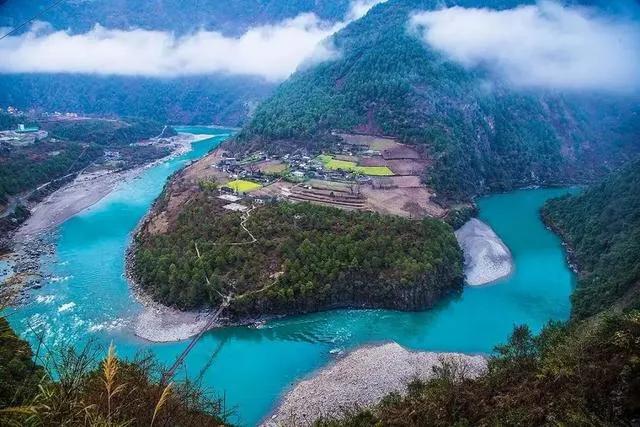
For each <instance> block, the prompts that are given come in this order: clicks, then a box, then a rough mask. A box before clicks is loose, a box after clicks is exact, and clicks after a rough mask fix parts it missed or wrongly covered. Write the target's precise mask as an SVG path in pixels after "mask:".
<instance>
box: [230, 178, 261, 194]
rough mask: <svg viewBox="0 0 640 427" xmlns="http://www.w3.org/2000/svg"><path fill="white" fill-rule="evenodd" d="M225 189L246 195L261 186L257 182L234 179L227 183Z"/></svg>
mask: <svg viewBox="0 0 640 427" xmlns="http://www.w3.org/2000/svg"><path fill="white" fill-rule="evenodd" d="M224 186H225V187H227V188H230V189H232V190H234V191H237V192H238V193H248V192H249V191H254V190H258V189H260V188H262V184H258V183H257V182H252V181H245V180H243V179H236V180H235V181H230V182H227V183H226V184H225V185H224Z"/></svg>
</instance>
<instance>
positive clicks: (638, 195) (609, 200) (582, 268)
mask: <svg viewBox="0 0 640 427" xmlns="http://www.w3.org/2000/svg"><path fill="white" fill-rule="evenodd" d="M543 213H544V216H545V219H546V220H547V222H548V223H550V224H551V225H552V226H553V227H554V228H555V229H556V230H558V231H559V232H560V234H561V235H562V236H563V238H564V239H565V240H566V241H567V242H568V244H569V246H570V247H571V248H572V249H573V251H574V252H573V256H574V258H575V261H576V262H577V264H578V270H579V273H580V279H579V283H578V287H577V289H576V291H575V293H574V295H573V312H574V315H575V316H576V317H579V318H582V317H586V316H590V315H592V314H594V313H597V312H599V311H602V310H603V309H605V308H608V307H610V306H611V305H613V304H618V305H620V306H621V307H634V308H640V159H638V160H636V161H634V162H632V163H631V164H629V165H628V166H627V167H625V168H624V169H623V170H622V171H620V172H618V173H615V174H613V175H611V176H610V177H608V178H607V179H605V180H604V181H603V182H601V183H600V184H598V185H596V186H594V187H592V188H589V189H588V190H586V191H585V192H584V193H582V194H580V195H576V196H569V197H564V198H561V199H555V200H552V201H550V202H548V204H547V205H546V206H545V209H544V211H543Z"/></svg>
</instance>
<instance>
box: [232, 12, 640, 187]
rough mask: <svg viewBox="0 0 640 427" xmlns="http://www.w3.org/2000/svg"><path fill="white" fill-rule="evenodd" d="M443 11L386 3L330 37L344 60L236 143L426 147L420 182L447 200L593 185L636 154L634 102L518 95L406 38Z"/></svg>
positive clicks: (285, 91)
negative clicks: (370, 140)
mask: <svg viewBox="0 0 640 427" xmlns="http://www.w3.org/2000/svg"><path fill="white" fill-rule="evenodd" d="M447 3H448V4H449V5H450V4H461V5H468V6H486V7H495V8H508V7H513V6H514V5H517V4H521V3H523V2H515V1H458V2H447ZM441 4H442V2H436V1H417V0H391V1H389V2H387V3H384V4H381V5H379V6H377V7H375V8H373V9H372V10H371V11H370V13H369V14H368V15H367V16H365V17H364V18H362V19H361V20H359V21H357V22H354V23H352V24H351V25H349V26H348V27H347V28H345V29H344V30H343V31H341V32H339V33H338V34H336V35H335V37H334V43H335V45H336V47H337V49H338V50H339V52H340V57H339V58H338V59H337V60H334V61H331V62H325V63H322V64H319V65H316V66H314V67H312V68H308V69H305V70H301V71H299V72H297V73H296V74H294V75H293V76H292V77H291V78H290V79H289V80H288V81H286V82H285V83H283V84H282V85H281V86H280V87H279V88H278V89H277V90H276V92H275V93H274V95H273V96H272V97H270V98H269V99H267V100H266V101H264V102H263V103H262V104H261V105H260V106H259V107H258V108H257V110H256V113H255V115H254V117H253V119H252V120H251V122H250V123H249V125H248V126H247V127H246V128H245V130H244V131H243V133H242V134H241V135H240V141H241V142H244V143H251V144H252V145H253V146H255V145H256V144H261V145H263V146H268V145H273V144H274V142H276V141H281V140H288V141H296V142H298V143H301V144H304V143H308V142H311V141H318V140H322V139H330V132H331V131H332V130H336V129H339V130H345V131H355V132H364V133H372V134H385V135H391V136H396V137H399V138H400V139H401V140H402V141H403V142H409V143H414V144H424V145H426V146H427V147H428V148H429V151H430V153H431V156H432V157H433V160H434V164H433V168H432V169H431V170H430V171H428V173H427V176H426V179H427V181H428V182H430V183H431V184H432V185H433V186H434V187H435V188H436V189H437V190H438V192H439V194H440V195H441V196H443V197H445V198H449V199H466V198H468V197H470V196H472V195H474V194H477V193H479V192H483V191H494V190H503V189H507V188H513V187H517V186H522V185H528V184H543V183H547V184H550V183H559V182H565V181H568V180H571V181H575V180H587V179H591V178H592V177H593V176H597V175H599V174H601V173H602V172H603V171H606V170H607V169H608V168H609V163H613V164H617V163H619V162H620V161H622V160H624V159H626V158H627V153H632V152H636V151H638V149H639V147H638V144H637V143H635V141H632V140H630V139H628V138H627V137H628V135H629V134H634V133H635V134H637V133H638V132H640V125H638V121H637V117H638V113H639V111H638V103H637V102H636V100H632V99H613V100H606V101H605V100H603V99H602V98H601V97H597V96H589V97H586V96H585V97H576V96H574V97H569V96H560V95H558V94H552V93H533V92H525V91H519V92H516V91H514V90H511V89H509V88H508V87H506V86H504V85H502V84H501V83H500V82H495V81H494V82H492V83H491V84H489V83H488V81H489V76H488V75H486V74H485V73H483V72H482V71H481V70H467V69H465V68H463V67H462V66H460V65H458V64H456V63H453V62H451V61H449V60H447V59H446V58H444V57H443V56H442V55H441V54H440V53H438V52H436V51H434V50H433V49H430V48H428V47H426V46H425V45H424V44H422V42H421V41H420V40H418V38H417V37H415V36H414V35H413V34H411V32H410V31H409V30H408V28H407V27H408V19H409V16H410V14H411V13H412V12H414V11H417V10H426V9H434V8H436V7H438V6H439V5H441ZM611 120H613V126H611ZM603 141H606V143H605V142H603ZM609 147H615V150H609Z"/></svg>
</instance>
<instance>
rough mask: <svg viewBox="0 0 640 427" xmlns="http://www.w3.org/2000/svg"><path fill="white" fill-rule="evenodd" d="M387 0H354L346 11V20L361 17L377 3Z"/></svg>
mask: <svg viewBox="0 0 640 427" xmlns="http://www.w3.org/2000/svg"><path fill="white" fill-rule="evenodd" d="M386 1H387V0H355V1H353V2H352V3H351V7H350V8H349V13H347V20H350V21H355V20H356V19H360V18H362V17H363V16H364V15H366V14H367V12H369V10H371V8H372V7H374V6H375V5H377V4H380V3H385V2H386Z"/></svg>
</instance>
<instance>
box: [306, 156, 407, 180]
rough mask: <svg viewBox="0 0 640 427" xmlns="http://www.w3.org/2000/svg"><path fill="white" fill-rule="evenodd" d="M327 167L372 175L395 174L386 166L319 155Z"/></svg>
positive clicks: (319, 158)
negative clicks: (358, 163) (367, 164)
mask: <svg viewBox="0 0 640 427" xmlns="http://www.w3.org/2000/svg"><path fill="white" fill-rule="evenodd" d="M318 160H320V161H321V162H322V163H323V164H324V165H325V167H327V168H329V169H340V170H346V171H351V172H358V173H361V174H363V175H371V176H393V175H394V173H393V171H391V169H389V168H388V167H386V166H358V165H357V164H356V163H355V162H347V161H344V160H336V159H334V158H333V157H331V156H329V155H326V154H321V155H319V156H318Z"/></svg>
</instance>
